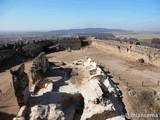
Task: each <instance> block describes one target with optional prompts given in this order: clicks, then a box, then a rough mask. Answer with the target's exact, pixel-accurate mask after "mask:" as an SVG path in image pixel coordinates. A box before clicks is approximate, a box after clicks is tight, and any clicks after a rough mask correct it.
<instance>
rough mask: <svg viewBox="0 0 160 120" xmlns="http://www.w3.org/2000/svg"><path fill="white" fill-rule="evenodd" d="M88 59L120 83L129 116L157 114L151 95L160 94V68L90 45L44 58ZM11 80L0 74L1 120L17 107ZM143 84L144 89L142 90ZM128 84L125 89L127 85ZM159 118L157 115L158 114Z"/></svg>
mask: <svg viewBox="0 0 160 120" xmlns="http://www.w3.org/2000/svg"><path fill="white" fill-rule="evenodd" d="M84 56H88V57H90V58H92V59H93V60H94V61H95V62H97V63H98V64H99V65H102V66H104V70H105V71H106V72H108V70H109V72H110V73H108V75H110V76H111V77H113V78H112V80H113V81H114V82H115V83H117V84H119V85H118V87H119V88H120V90H121V91H122V93H123V102H124V104H125V108H126V110H127V112H128V113H129V114H140V113H141V114H142V113H143V114H145V113H147V114H153V113H154V114H158V113H160V101H159V100H155V96H154V92H157V91H159V92H160V86H158V85H157V83H158V81H159V80H160V75H159V73H160V69H159V68H157V67H153V66H151V65H147V64H138V63H136V62H135V61H132V60H130V59H126V58H123V57H121V56H115V55H114V54H113V53H111V52H107V51H102V50H99V49H96V48H94V47H92V46H90V47H86V48H83V50H79V51H72V52H68V51H61V52H55V53H50V54H48V55H47V58H48V59H49V61H50V62H54V61H64V62H65V63H71V62H72V61H74V60H77V59H81V58H84ZM31 64H32V61H29V62H26V63H25V66H26V67H25V71H26V73H29V69H30V67H31ZM81 77H82V76H79V78H78V80H75V81H76V82H74V80H73V79H74V77H73V78H71V79H72V81H73V84H76V85H80V84H81V82H80V80H81V79H80V78H81ZM11 81H12V78H11V74H10V72H9V70H6V71H5V72H1V73H0V90H2V95H0V120H10V119H12V118H13V117H14V116H16V115H17V112H18V109H19V108H18V105H17V101H16V97H15V96H14V90H13V87H11V86H10V82H11ZM142 81H144V87H142ZM127 82H128V86H127ZM159 117H160V115H159ZM140 119H146V118H132V120H140ZM152 119H153V120H154V119H155V120H157V118H149V119H148V120H152Z"/></svg>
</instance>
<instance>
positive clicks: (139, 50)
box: [92, 40, 160, 66]
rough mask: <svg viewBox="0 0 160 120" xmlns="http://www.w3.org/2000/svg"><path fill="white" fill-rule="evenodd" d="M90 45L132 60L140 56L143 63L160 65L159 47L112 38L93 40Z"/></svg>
mask: <svg viewBox="0 0 160 120" xmlns="http://www.w3.org/2000/svg"><path fill="white" fill-rule="evenodd" d="M92 45H93V46H95V47H97V48H100V49H102V50H105V51H106V52H107V51H111V52H114V53H115V54H117V55H121V56H124V57H127V58H130V59H133V60H137V59H141V58H142V59H144V61H145V63H149V64H152V65H155V66H160V49H156V48H152V47H147V46H141V45H135V44H129V43H126V42H121V41H114V40H107V41H105V40H94V41H93V42H92Z"/></svg>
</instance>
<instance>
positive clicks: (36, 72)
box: [31, 52, 49, 85]
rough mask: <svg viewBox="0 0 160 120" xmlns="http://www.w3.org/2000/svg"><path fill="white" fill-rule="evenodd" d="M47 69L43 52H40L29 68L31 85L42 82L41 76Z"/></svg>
mask: <svg viewBox="0 0 160 120" xmlns="http://www.w3.org/2000/svg"><path fill="white" fill-rule="evenodd" d="M48 68H49V61H48V59H47V58H46V55H45V53H44V52H41V53H40V54H39V55H38V56H37V57H36V58H35V59H34V61H33V64H32V67H31V77H32V80H33V84H36V85H39V82H41V81H42V80H43V75H44V73H45V72H46V70H47V69H48Z"/></svg>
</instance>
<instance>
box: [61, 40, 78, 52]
mask: <svg viewBox="0 0 160 120" xmlns="http://www.w3.org/2000/svg"><path fill="white" fill-rule="evenodd" d="M58 43H59V45H60V46H61V47H62V48H64V49H68V48H69V47H70V48H71V49H72V50H79V49H80V48H81V41H80V40H77V39H64V40H59V41H58Z"/></svg>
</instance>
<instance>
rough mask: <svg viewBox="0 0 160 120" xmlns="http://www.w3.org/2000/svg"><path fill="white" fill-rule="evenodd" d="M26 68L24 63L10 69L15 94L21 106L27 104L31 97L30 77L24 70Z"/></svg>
mask: <svg viewBox="0 0 160 120" xmlns="http://www.w3.org/2000/svg"><path fill="white" fill-rule="evenodd" d="M24 69H25V66H24V64H21V65H19V66H16V67H13V68H12V69H11V70H10V73H11V74H12V81H13V87H14V92H15V96H16V97H17V102H18V105H19V107H22V106H23V105H26V104H27V100H28V97H29V89H28V84H29V78H28V75H27V74H26V73H25V72H24Z"/></svg>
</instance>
